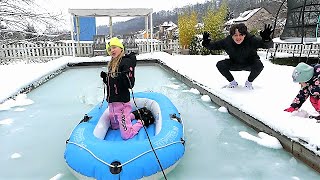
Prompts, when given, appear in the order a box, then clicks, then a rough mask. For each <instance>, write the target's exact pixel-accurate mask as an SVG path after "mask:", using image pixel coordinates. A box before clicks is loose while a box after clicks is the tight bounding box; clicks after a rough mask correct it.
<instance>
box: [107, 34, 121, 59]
mask: <svg viewBox="0 0 320 180" xmlns="http://www.w3.org/2000/svg"><path fill="white" fill-rule="evenodd" d="M111 46H118V47H119V48H121V49H124V47H123V44H122V43H121V41H120V40H119V39H118V38H117V37H113V38H111V39H110V41H109V42H108V43H107V44H106V49H107V52H108V54H109V55H110V47H111Z"/></svg>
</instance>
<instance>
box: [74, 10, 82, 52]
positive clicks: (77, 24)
mask: <svg viewBox="0 0 320 180" xmlns="http://www.w3.org/2000/svg"><path fill="white" fill-rule="evenodd" d="M75 17H76V32H77V55H79V54H80V55H81V52H80V24H79V16H75Z"/></svg>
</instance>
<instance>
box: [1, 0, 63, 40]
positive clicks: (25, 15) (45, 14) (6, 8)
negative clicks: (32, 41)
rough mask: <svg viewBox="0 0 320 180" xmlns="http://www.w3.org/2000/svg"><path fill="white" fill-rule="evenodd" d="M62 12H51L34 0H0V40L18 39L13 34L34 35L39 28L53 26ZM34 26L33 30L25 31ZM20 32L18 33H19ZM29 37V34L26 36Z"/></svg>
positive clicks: (58, 20) (59, 19)
mask: <svg viewBox="0 0 320 180" xmlns="http://www.w3.org/2000/svg"><path fill="white" fill-rule="evenodd" d="M61 20H62V13H59V14H57V13H53V12H49V11H48V10H46V9H44V8H41V7H40V6H39V5H37V4H36V3H35V1H34V0H0V40H2V44H3V43H4V44H5V42H3V41H4V40H5V41H7V42H8V40H10V39H11V40H13V39H19V38H17V37H18V36H15V35H14V34H17V33H18V34H20V35H19V36H20V37H21V33H22V34H23V33H24V34H30V33H32V36H36V35H37V32H39V30H44V29H45V28H46V27H54V26H57V25H58V24H60V23H59V22H62V21H61ZM30 25H32V27H34V31H32V32H30V31H26V30H27V29H28V28H30ZM19 32H20V33H19ZM24 37H25V36H24ZM28 37H30V36H28Z"/></svg>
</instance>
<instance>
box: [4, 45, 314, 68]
mask: <svg viewBox="0 0 320 180" xmlns="http://www.w3.org/2000/svg"><path fill="white" fill-rule="evenodd" d="M74 45H75V54H76V56H93V48H92V46H93V43H92V42H80V43H79V44H78V43H75V44H74ZM137 46H138V51H139V54H142V53H148V52H151V47H153V52H159V51H164V52H168V53H170V54H172V53H176V54H178V53H181V49H180V46H179V41H178V40H173V41H172V40H171V41H168V42H162V41H155V42H152V43H151V42H149V45H148V43H147V42H146V41H142V42H139V43H137ZM269 52H271V53H273V55H274V56H275V55H276V53H277V52H281V53H288V54H289V55H290V54H291V55H292V56H300V55H301V56H308V57H309V56H312V57H318V58H320V43H313V44H299V43H297V44H293V43H290V44H286V43H275V45H274V47H273V48H271V49H270V50H269ZM72 55H73V47H72V42H56V43H43V42H41V43H40V42H37V43H23V44H22V43H21V44H13V45H0V63H1V64H6V63H7V62H10V61H13V60H27V61H37V60H40V59H41V61H46V60H51V59H55V58H58V57H61V56H72Z"/></svg>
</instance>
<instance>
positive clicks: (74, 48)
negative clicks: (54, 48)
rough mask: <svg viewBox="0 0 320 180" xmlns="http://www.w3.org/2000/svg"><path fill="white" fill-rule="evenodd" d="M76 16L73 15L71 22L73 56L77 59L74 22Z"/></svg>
mask: <svg viewBox="0 0 320 180" xmlns="http://www.w3.org/2000/svg"><path fill="white" fill-rule="evenodd" d="M73 18H74V15H73V14H71V16H70V22H71V43H72V56H73V57H76V47H75V45H74V43H75V42H74V21H73Z"/></svg>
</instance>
